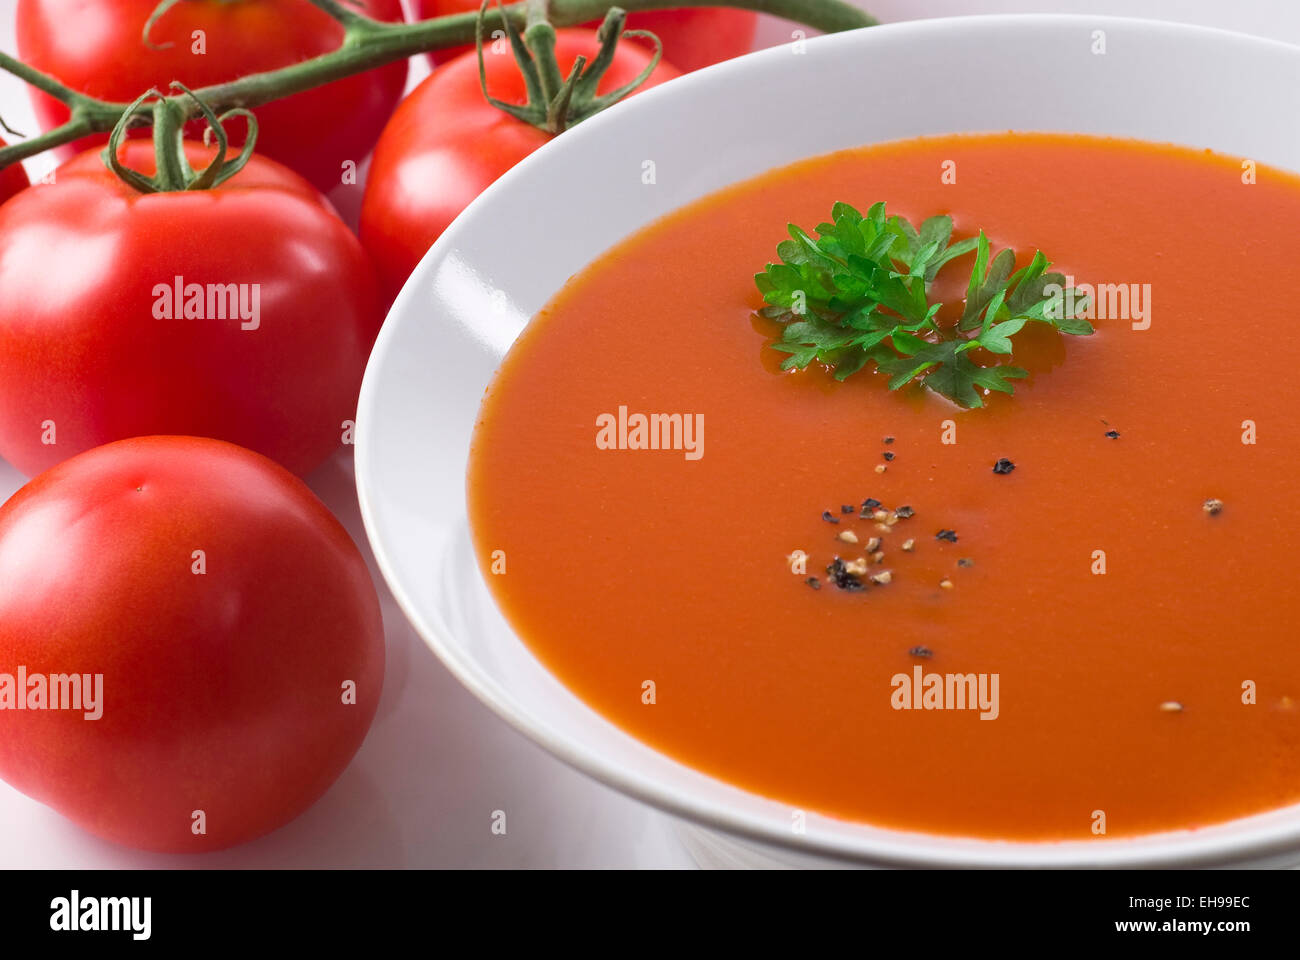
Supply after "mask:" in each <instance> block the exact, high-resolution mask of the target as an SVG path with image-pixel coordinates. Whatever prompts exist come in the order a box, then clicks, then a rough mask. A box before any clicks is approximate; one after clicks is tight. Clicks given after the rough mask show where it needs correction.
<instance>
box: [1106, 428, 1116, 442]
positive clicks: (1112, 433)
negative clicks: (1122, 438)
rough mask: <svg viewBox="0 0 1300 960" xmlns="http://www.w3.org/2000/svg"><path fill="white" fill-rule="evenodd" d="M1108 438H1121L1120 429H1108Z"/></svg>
mask: <svg viewBox="0 0 1300 960" xmlns="http://www.w3.org/2000/svg"><path fill="white" fill-rule="evenodd" d="M1106 438H1107V439H1109V440H1118V439H1119V431H1118V430H1107V431H1106Z"/></svg>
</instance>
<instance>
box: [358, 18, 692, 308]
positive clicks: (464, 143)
mask: <svg viewBox="0 0 1300 960" xmlns="http://www.w3.org/2000/svg"><path fill="white" fill-rule="evenodd" d="M557 39H558V42H557V43H556V48H555V52H556V59H557V60H558V62H559V65H560V69H561V72H562V73H563V74H564V75H565V76H568V73H569V70H570V68H571V67H572V66H573V61H574V60H575V59H577V57H578V56H579V55H582V56H586V57H587V58H588V60H591V59H592V58H594V57H595V55H596V52H597V51H598V50H599V47H600V45H599V43H597V41H596V34H595V32H594V31H592V30H577V29H575V30H559V31H557ZM484 61H485V64H486V67H487V78H488V91H489V92H490V93H491V94H492V95H493V96H494V97H496V98H497V99H499V100H504V101H506V102H508V103H518V104H521V105H522V104H525V103H527V101H528V97H527V94H526V91H525V89H524V81H523V77H522V75H521V74H520V72H519V67H518V65H517V64H516V63H515V61H514V58H513V57H511V56H510V55H509V54H508V53H506V54H488V55H487V56H485V57H484ZM649 62H650V54H649V53H647V52H646V51H644V50H642V49H641V48H640V47H632V46H627V45H624V46H621V47H619V50H618V53H617V54H616V55H615V58H614V63H613V65H612V66H611V67H610V69H609V72H608V73H606V74H605V76H604V77H602V78H601V83H600V87H599V91H600V92H601V93H604V92H607V91H609V90H613V89H617V88H618V87H620V86H623V85H624V84H626V83H629V82H631V81H632V80H634V79H635V78H636V77H637V75H638V74H640V72H641V71H642V70H644V69H645V67H646V65H647V64H648V63H649ZM676 76H678V71H677V70H676V69H675V68H674V67H670V66H668V65H667V64H665V63H661V64H660V65H659V66H658V67H656V68H655V71H654V73H653V74H651V76H650V79H649V80H647V81H646V83H645V85H644V86H643V87H642V88H641V89H643V90H644V89H646V88H648V87H652V86H655V85H656V84H660V83H663V82H664V81H665V80H669V79H671V78H673V77H676ZM550 139H552V135H551V134H549V133H546V132H545V131H542V130H539V129H537V128H536V127H533V126H531V125H529V124H527V123H524V122H523V121H520V120H516V119H515V118H514V117H511V116H509V115H508V114H506V113H504V112H503V111H501V110H498V109H497V108H496V107H494V106H492V105H491V104H490V103H488V102H487V101H486V100H485V99H484V98H483V91H482V88H481V87H480V86H479V74H478V55H477V54H476V53H473V52H471V53H468V54H465V55H464V56H462V57H458V58H457V59H455V60H453V61H451V62H450V63H447V64H444V65H443V66H441V67H439V68H438V69H437V70H436V71H435V72H434V74H433V75H432V76H430V77H429V78H427V79H426V80H425V81H424V82H423V83H421V84H420V85H419V86H418V87H416V88H415V90H413V91H412V92H411V94H410V96H408V97H407V98H406V99H405V100H403V101H402V103H401V105H400V106H399V107H398V108H397V112H396V113H394V114H393V119H392V120H390V121H389V123H388V126H387V127H385V128H384V133H383V135H382V136H381V137H380V138H379V143H378V145H376V147H375V156H374V160H373V162H372V164H371V167H370V175H369V178H368V179H367V181H366V192H365V197H364V199H363V201H362V205H361V242H362V243H363V244H364V245H365V247H366V249H367V250H368V251H370V254H371V257H372V259H373V260H374V262H375V266H376V268H377V269H378V271H379V276H380V283H381V287H382V289H383V292H384V293H385V294H386V295H387V296H388V297H389V298H390V299H391V298H392V297H394V296H396V295H397V292H398V291H399V290H400V289H401V287H402V284H403V283H405V282H406V278H407V277H408V276H410V274H411V271H412V270H413V269H415V265H416V264H417V263H419V262H420V258H421V257H422V256H424V253H425V251H426V250H428V249H429V247H430V246H432V244H433V241H434V240H436V239H438V237H439V236H440V235H441V234H442V232H443V231H444V230H445V229H446V228H447V225H448V224H450V223H451V221H452V220H454V219H455V218H456V216H457V215H459V213H460V212H461V211H462V210H464V209H465V207H466V206H467V205H468V204H469V202H470V201H471V200H473V199H474V198H475V197H477V196H478V195H479V194H480V193H482V192H483V191H484V190H485V189H486V188H487V187H488V186H490V185H491V184H492V183H493V182H494V181H495V180H496V179H497V178H498V177H500V176H501V174H503V173H505V172H506V171H507V170H509V169H510V168H511V167H513V166H514V165H515V164H516V163H518V162H519V161H520V160H522V159H523V158H524V157H526V156H528V155H529V154H530V153H532V152H533V151H534V150H536V149H537V148H538V147H540V146H541V145H542V144H544V143H546V142H547V141H548V140H550Z"/></svg>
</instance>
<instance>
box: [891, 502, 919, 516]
mask: <svg viewBox="0 0 1300 960" xmlns="http://www.w3.org/2000/svg"><path fill="white" fill-rule="evenodd" d="M914 513H916V511H915V510H913V509H912V508H911V507H909V506H908V505H907V504H903V506H901V507H899V508H898V509H897V510H895V511H894V516H896V517H898V519H900V520H906V519H907V518H908V517H910V516H912V515H913V514H914Z"/></svg>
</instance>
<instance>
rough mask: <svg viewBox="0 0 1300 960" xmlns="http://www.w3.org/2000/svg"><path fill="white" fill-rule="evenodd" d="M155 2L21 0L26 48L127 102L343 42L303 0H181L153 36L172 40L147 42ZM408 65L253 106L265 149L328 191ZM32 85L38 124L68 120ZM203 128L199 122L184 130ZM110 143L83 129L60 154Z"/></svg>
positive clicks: (384, 114) (53, 70)
mask: <svg viewBox="0 0 1300 960" xmlns="http://www.w3.org/2000/svg"><path fill="white" fill-rule="evenodd" d="M347 2H349V3H352V0H347ZM157 6H158V0H19V3H18V16H17V35H18V52H19V56H20V57H21V58H22V59H23V60H24V61H26V62H27V63H29V64H30V65H31V66H33V67H36V68H37V69H39V70H42V71H44V72H45V73H49V74H52V75H53V76H55V77H58V78H59V79H60V80H62V81H63V82H64V83H66V84H67V85H68V86H70V87H72V88H73V89H74V90H78V91H80V92H82V93H88V94H90V95H91V96H94V97H98V98H101V99H105V100H116V101H122V102H129V101H131V100H134V99H135V98H136V97H138V96H140V94H142V93H144V92H145V91H146V90H148V89H149V88H150V87H156V88H158V89H160V90H163V91H164V92H166V91H167V85H168V84H169V83H171V82H172V81H173V80H179V81H181V82H182V83H184V84H186V85H187V86H189V87H191V88H198V87H202V86H207V85H211V84H216V83H224V82H225V81H228V80H234V79H236V78H238V77H240V76H244V75H246V74H250V73H260V72H263V71H266V70H274V69H277V68H279V67H284V66H289V65H290V64H293V63H297V62H299V61H301V60H306V59H308V58H310V57H314V56H317V55H319V54H322V53H328V52H330V51H331V50H334V49H336V48H337V47H338V46H339V44H340V43H341V41H342V38H343V29H342V27H340V26H339V24H338V23H337V22H336V21H335V20H333V19H332V18H331V17H329V16H328V15H327V14H325V13H323V12H322V11H320V10H318V9H317V8H315V7H313V6H312V5H311V4H310V3H309V2H308V0H236V2H231V0H184V2H182V3H178V4H176V5H175V6H173V7H172V8H171V9H170V10H168V11H167V13H165V14H164V15H163V16H162V17H161V18H160V19H159V20H158V21H157V23H155V24H154V27H153V29H152V31H151V32H150V34H149V37H150V40H151V41H152V42H153V43H154V44H155V45H161V44H164V43H170V44H172V45H171V46H170V47H167V48H166V49H163V50H151V49H149V48H148V47H146V46H145V45H144V43H143V40H142V37H141V32H142V30H143V28H144V25H145V23H146V22H147V21H148V19H149V16H150V14H151V13H152V12H153V10H154V8H155V7H157ZM364 10H365V11H366V12H368V13H370V15H371V16H374V17H376V18H377V19H382V20H400V19H402V8H401V2H400V0H365V7H364ZM195 31H202V35H203V42H204V44H205V45H206V46H205V49H206V52H204V53H196V52H194V50H195V42H196V41H195V39H194V33H195ZM406 71H407V64H406V61H404V60H403V61H399V62H397V63H393V64H389V65H388V66H386V67H382V68H380V69H378V70H372V71H369V72H367V73H363V74H357V75H355V76H352V77H347V78H345V79H343V80H338V81H336V82H334V83H330V84H327V85H325V86H323V87H318V88H316V89H314V90H307V91H304V92H303V93H299V94H296V95H294V96H292V97H287V98H285V99H284V100H279V101H275V102H272V103H269V104H266V105H264V106H261V107H258V108H257V109H256V110H255V111H254V112H255V113H256V114H257V116H258V119H259V121H260V132H259V135H258V139H257V150H258V153H261V154H263V155H264V156H267V157H270V158H271V159H273V160H278V161H279V162H281V163H283V164H285V165H286V166H288V167H290V168H292V169H293V170H296V171H297V172H298V173H301V174H302V175H303V176H305V177H307V179H309V180H311V181H312V183H313V184H315V185H316V187H317V188H319V189H321V190H326V191H328V190H330V189H333V188H334V187H336V186H338V185H339V183H340V182H341V181H342V175H343V164H344V163H345V162H347V161H351V162H353V163H356V164H360V163H361V161H362V159H364V158H365V156H366V155H367V154H368V153H369V152H370V148H371V147H373V146H374V143H375V140H376V139H377V138H378V136H379V132H380V130H382V129H383V126H384V122H385V121H386V120H387V119H388V116H389V115H390V114H391V113H392V112H393V108H394V107H395V106H396V105H397V102H398V100H400V99H401V95H402V90H403V89H404V88H405V86H406ZM29 89H30V92H31V97H32V103H33V105H34V106H35V109H36V115H37V118H38V120H39V121H40V124H41V127H42V129H45V130H48V129H50V128H51V127H54V126H57V125H58V124H60V123H63V122H64V121H65V120H67V117H68V110H67V107H65V106H64V105H63V104H62V103H60V102H59V101H57V100H55V99H54V98H53V97H50V96H48V95H47V94H44V93H41V92H40V91H38V90H36V88H35V87H31V88H29ZM201 129H202V126H201V124H197V123H196V124H194V125H192V128H191V129H190V131H189V133H190V135H191V136H198V134H199V132H200V131H201ZM229 132H230V136H231V138H232V141H233V142H237V143H242V142H243V136H244V122H243V121H242V120H235V121H232V122H231V125H230V131H229ZM147 133H148V131H147V130H144V129H139V130H133V131H132V135H133V136H147ZM106 140H107V136H106V135H102V134H101V135H96V136H93V137H87V138H85V139H83V140H80V141H78V142H77V143H76V144H75V145H74V147H73V148H70V149H65V151H64V152H63V156H65V157H67V156H71V155H73V154H75V153H78V152H80V151H82V150H85V149H88V148H89V147H91V146H93V145H95V144H100V143H103V142H105V141H106Z"/></svg>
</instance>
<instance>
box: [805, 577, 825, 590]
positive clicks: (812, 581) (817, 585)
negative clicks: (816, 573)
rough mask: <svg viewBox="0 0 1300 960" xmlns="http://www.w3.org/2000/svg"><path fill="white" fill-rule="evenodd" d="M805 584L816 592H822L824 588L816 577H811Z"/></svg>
mask: <svg viewBox="0 0 1300 960" xmlns="http://www.w3.org/2000/svg"><path fill="white" fill-rule="evenodd" d="M804 583H806V584H808V586H810V587H812V588H813V589H814V590H820V589H821V588H822V582H821V581H820V580H818V579H817V578H816V577H809V578H808V579H807V580H805V581H804Z"/></svg>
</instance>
